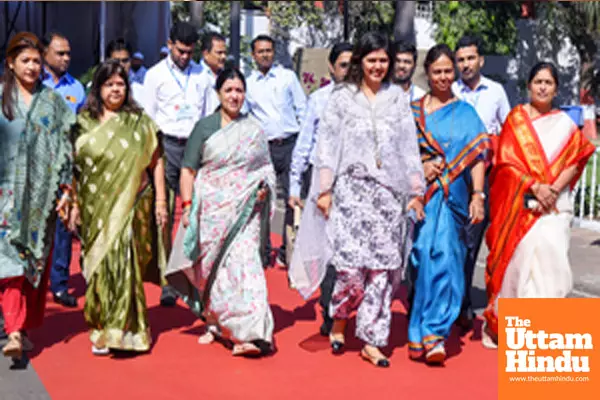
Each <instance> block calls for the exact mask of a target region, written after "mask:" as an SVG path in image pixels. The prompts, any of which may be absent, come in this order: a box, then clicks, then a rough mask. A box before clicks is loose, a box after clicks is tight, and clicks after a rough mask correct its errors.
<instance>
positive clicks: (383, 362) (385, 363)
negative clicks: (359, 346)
mask: <svg viewBox="0 0 600 400" xmlns="http://www.w3.org/2000/svg"><path fill="white" fill-rule="evenodd" d="M360 356H361V358H362V359H363V360H365V361H368V362H369V363H371V364H373V365H374V366H376V367H379V368H389V367H390V360H388V359H387V358H380V359H378V360H376V359H374V358H373V357H371V356H370V355H369V354H368V353H367V352H366V351H365V350H364V349H363V350H361V351H360Z"/></svg>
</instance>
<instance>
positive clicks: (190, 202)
mask: <svg viewBox="0 0 600 400" xmlns="http://www.w3.org/2000/svg"><path fill="white" fill-rule="evenodd" d="M191 206H192V201H191V200H186V201H182V202H181V207H183V208H186V207H191Z"/></svg>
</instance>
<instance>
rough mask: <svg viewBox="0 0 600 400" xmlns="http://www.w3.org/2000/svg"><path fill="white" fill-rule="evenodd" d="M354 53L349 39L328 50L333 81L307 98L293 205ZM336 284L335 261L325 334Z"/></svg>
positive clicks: (325, 284)
mask: <svg viewBox="0 0 600 400" xmlns="http://www.w3.org/2000/svg"><path fill="white" fill-rule="evenodd" d="M351 57H352V45H351V44H350V43H338V44H336V45H335V46H333V48H332V49H331V52H330V53H329V73H330V74H331V78H332V79H333V82H330V83H329V84H327V85H326V86H324V87H322V88H320V89H318V90H317V91H315V92H313V93H312V94H311V95H310V96H309V98H308V106H307V107H306V115H305V116H304V121H303V122H302V127H301V129H300V135H299V136H298V140H297V141H296V145H295V147H294V152H293V154H292V164H291V167H290V197H289V200H288V205H289V206H290V207H292V208H293V207H295V206H300V207H303V200H302V199H304V198H306V196H307V195H308V190H309V188H310V183H311V176H312V166H313V163H314V160H315V158H316V150H317V146H316V143H317V132H318V127H319V121H320V119H321V116H322V113H323V112H324V111H325V109H326V107H327V102H328V101H329V98H330V97H331V93H332V92H333V88H334V87H335V84H336V83H339V82H341V81H343V80H344V78H345V77H346V74H347V73H348V68H350V58H351ZM288 261H289V260H288ZM334 285H335V268H334V267H333V265H329V266H327V273H326V274H325V277H324V278H323V281H322V282H321V296H320V298H319V303H320V304H321V310H322V315H323V324H322V325H321V328H320V332H321V335H323V336H329V331H330V330H331V326H332V325H333V319H332V318H331V317H330V316H329V303H330V302H331V295H332V293H333V286H334Z"/></svg>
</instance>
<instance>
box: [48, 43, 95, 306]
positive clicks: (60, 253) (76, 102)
mask: <svg viewBox="0 0 600 400" xmlns="http://www.w3.org/2000/svg"><path fill="white" fill-rule="evenodd" d="M42 42H43V44H44V62H45V64H46V65H45V69H44V74H43V79H44V85H46V86H48V87H49V88H52V89H54V90H55V91H56V92H58V93H59V94H60V95H61V97H62V98H63V100H64V101H65V102H66V103H67V105H68V106H69V107H70V108H71V110H73V112H74V113H77V111H78V110H79V109H80V108H81V106H82V105H83V103H84V101H85V90H84V88H83V85H82V84H81V83H80V82H79V81H78V80H77V79H75V78H73V76H71V74H69V73H68V72H67V70H68V69H69V64H70V63H71V46H70V45H69V41H68V40H67V38H66V37H64V36H63V35H62V34H60V33H58V32H49V33H48V34H46V35H45V36H44V38H43V39H42ZM71 239H72V235H71V233H70V232H69V231H68V230H67V228H66V227H65V226H64V224H63V223H62V221H61V220H60V219H57V221H56V232H55V236H54V251H53V254H52V267H51V269H50V290H51V291H52V294H53V296H54V301H55V302H57V303H59V304H62V305H64V306H66V307H77V300H76V299H75V297H73V296H71V295H70V294H69V292H68V283H69V265H70V264H71Z"/></svg>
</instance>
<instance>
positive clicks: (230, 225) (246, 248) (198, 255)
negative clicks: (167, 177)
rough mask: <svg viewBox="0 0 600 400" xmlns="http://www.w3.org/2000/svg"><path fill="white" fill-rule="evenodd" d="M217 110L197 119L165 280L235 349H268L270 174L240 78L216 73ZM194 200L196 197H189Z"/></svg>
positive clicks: (211, 331) (239, 351)
mask: <svg viewBox="0 0 600 400" xmlns="http://www.w3.org/2000/svg"><path fill="white" fill-rule="evenodd" d="M216 89H217V92H218V94H219V98H220V100H221V109H220V111H218V112H216V113H215V114H213V115H211V116H209V117H206V118H203V119H201V120H200V121H198V122H197V124H196V126H195V127H194V130H193V131H192V134H191V136H190V138H189V139H188V143H187V146H186V150H185V155H184V160H183V163H182V167H183V168H182V171H181V184H180V188H181V199H182V202H183V216H182V223H181V226H180V227H179V230H178V232H177V236H176V239H175V242H174V245H173V251H172V253H171V254H172V255H171V258H170V259H169V264H168V266H167V272H166V276H167V280H168V281H169V283H170V284H171V285H172V286H173V287H174V288H175V289H176V290H177V291H178V292H179V293H180V294H181V296H182V298H183V299H184V300H185V301H186V302H187V303H188V305H189V306H190V308H191V309H192V311H193V312H194V313H196V314H197V315H198V316H200V317H201V318H203V319H204V320H205V321H206V322H207V326H208V329H207V333H206V334H205V335H203V336H202V337H201V340H200V343H210V342H212V341H213V340H214V335H218V336H220V337H222V338H223V339H227V340H228V341H230V342H232V343H233V354H234V355H250V354H255V355H256V354H261V353H263V352H268V351H270V350H271V347H272V346H271V343H272V340H273V327H274V323H273V315H272V313H271V309H270V306H269V302H268V298H267V285H266V280H265V275H264V271H263V265H264V261H263V259H262V255H263V254H264V251H263V248H264V247H263V246H264V244H265V241H264V239H265V238H266V236H267V235H268V230H267V227H268V224H269V217H270V207H271V196H270V193H274V184H275V173H274V170H273V166H272V165H271V159H270V156H269V148H268V144H267V140H266V137H265V135H264V133H263V131H262V129H261V127H260V124H259V123H258V121H257V120H255V119H254V118H253V117H251V116H248V115H243V114H241V113H240V109H241V107H242V104H243V103H244V94H245V89H246V86H245V81H244V76H243V75H242V74H241V73H240V72H239V71H238V70H236V69H225V70H224V71H223V72H221V74H220V75H219V77H218V79H217V82H216ZM192 199H193V200H192Z"/></svg>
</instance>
